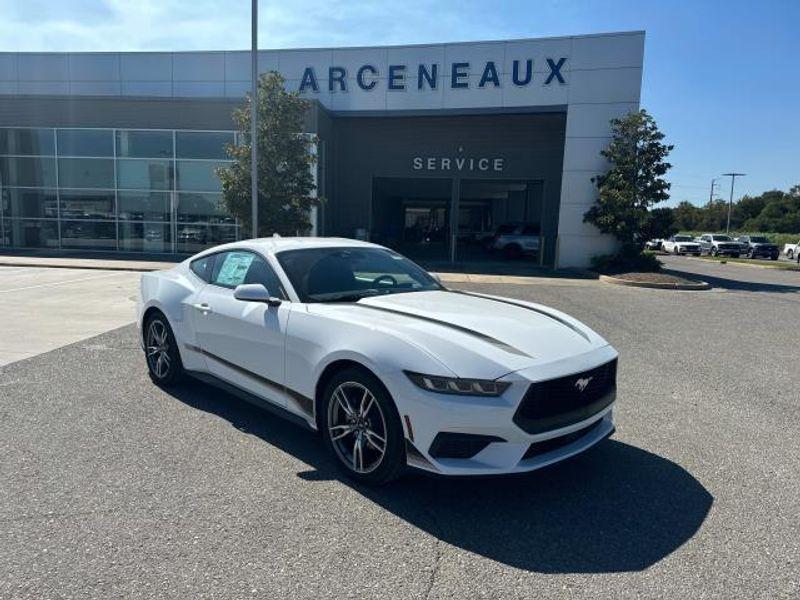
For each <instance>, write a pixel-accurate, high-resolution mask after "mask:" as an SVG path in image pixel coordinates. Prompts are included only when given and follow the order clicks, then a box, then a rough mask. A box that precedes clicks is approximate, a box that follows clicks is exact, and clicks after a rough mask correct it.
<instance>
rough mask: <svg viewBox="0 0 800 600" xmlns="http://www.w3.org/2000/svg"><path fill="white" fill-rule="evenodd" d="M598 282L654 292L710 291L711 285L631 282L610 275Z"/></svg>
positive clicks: (602, 276)
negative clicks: (653, 290) (649, 289)
mask: <svg viewBox="0 0 800 600" xmlns="http://www.w3.org/2000/svg"><path fill="white" fill-rule="evenodd" d="M600 281H604V282H606V283H613V284H614V285H626V286H629V287H641V288H651V289H655V290H710V289H711V284H709V283H708V282H705V281H698V282H697V283H658V282H655V281H631V280H630V279H620V278H619V277H611V276H610V275H600Z"/></svg>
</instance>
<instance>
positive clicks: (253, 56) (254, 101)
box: [250, 0, 258, 238]
mask: <svg viewBox="0 0 800 600" xmlns="http://www.w3.org/2000/svg"><path fill="white" fill-rule="evenodd" d="M250 21H251V22H250V26H251V35H250V42H251V48H250V66H251V67H252V72H251V74H250V76H251V84H252V89H251V90H250V198H251V205H252V209H253V213H252V221H253V238H257V237H258V150H257V146H258V144H257V143H256V132H257V131H258V0H252V10H251V19H250Z"/></svg>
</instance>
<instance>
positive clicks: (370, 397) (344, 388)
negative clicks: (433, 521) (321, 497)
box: [320, 368, 406, 485]
mask: <svg viewBox="0 0 800 600" xmlns="http://www.w3.org/2000/svg"><path fill="white" fill-rule="evenodd" d="M320 416H321V418H320V421H321V422H320V428H321V429H322V435H323V437H324V439H325V445H326V446H327V447H328V450H329V451H330V452H331V454H332V455H333V457H334V459H335V460H336V464H337V466H338V467H339V469H340V470H341V471H342V472H343V473H344V474H345V475H347V476H348V477H350V478H351V479H355V480H356V481H360V482H362V483H366V484H368V485H383V484H385V483H388V482H390V481H392V480H394V479H397V478H398V477H399V476H400V475H401V474H402V473H403V470H404V469H405V465H406V453H405V435H404V433H403V425H402V423H401V422H400V415H399V414H398V413H397V409H396V408H395V405H394V402H393V401H392V398H391V396H390V395H389V392H388V391H387V390H386V388H385V387H384V386H383V384H382V383H381V382H380V380H379V379H378V378H377V377H375V376H374V375H372V374H371V373H369V372H368V371H366V370H364V369H357V368H347V369H343V370H342V371H339V372H338V373H336V374H335V375H334V376H333V377H332V378H331V380H330V381H329V382H328V384H327V385H326V386H325V391H324V392H323V397H322V406H321V407H320Z"/></svg>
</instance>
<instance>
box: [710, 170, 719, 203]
mask: <svg viewBox="0 0 800 600" xmlns="http://www.w3.org/2000/svg"><path fill="white" fill-rule="evenodd" d="M716 186H717V178H716V177H715V178H713V179H712V180H711V191H710V192H709V193H708V203H709V204H711V203H712V202H713V201H714V188H715V187H716Z"/></svg>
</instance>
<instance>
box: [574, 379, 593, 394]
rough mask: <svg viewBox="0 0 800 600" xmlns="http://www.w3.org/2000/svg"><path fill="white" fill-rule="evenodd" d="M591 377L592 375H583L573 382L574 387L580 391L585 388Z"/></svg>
mask: <svg viewBox="0 0 800 600" xmlns="http://www.w3.org/2000/svg"><path fill="white" fill-rule="evenodd" d="M592 379H594V377H583V378H581V379H578V380H577V381H576V382H575V387H576V388H577V390H578V391H579V392H582V391H583V390H585V389H586V386H588V385H589V382H590V381H591V380H592Z"/></svg>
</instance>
